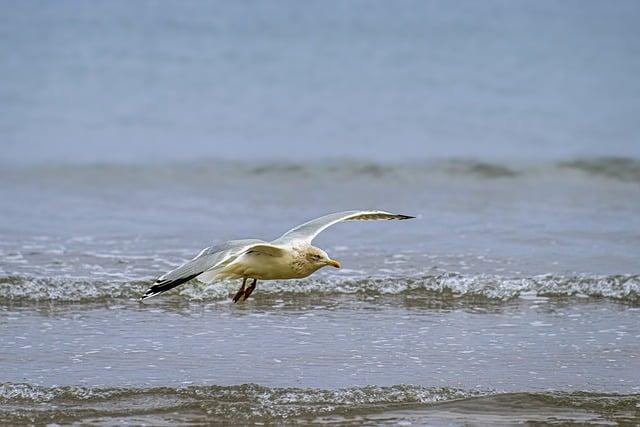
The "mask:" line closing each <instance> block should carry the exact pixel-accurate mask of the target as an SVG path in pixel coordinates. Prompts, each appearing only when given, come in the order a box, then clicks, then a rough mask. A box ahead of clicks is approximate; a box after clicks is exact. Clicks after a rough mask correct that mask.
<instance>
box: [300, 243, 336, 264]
mask: <svg viewBox="0 0 640 427" xmlns="http://www.w3.org/2000/svg"><path fill="white" fill-rule="evenodd" d="M304 257H305V260H306V261H307V263H308V264H310V265H312V266H313V267H314V268H315V270H317V269H319V268H322V267H326V266H327V265H330V266H331V267H335V268H340V262H339V261H337V260H335V259H331V258H329V255H327V253H326V252H325V251H323V250H322V249H320V248H316V247H315V246H309V247H308V248H307V250H306V251H305V254H304Z"/></svg>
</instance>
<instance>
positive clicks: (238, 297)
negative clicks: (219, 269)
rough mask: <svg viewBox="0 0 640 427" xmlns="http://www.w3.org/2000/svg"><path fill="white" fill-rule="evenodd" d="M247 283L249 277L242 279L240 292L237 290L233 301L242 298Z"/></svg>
mask: <svg viewBox="0 0 640 427" xmlns="http://www.w3.org/2000/svg"><path fill="white" fill-rule="evenodd" d="M245 283H247V278H246V277H245V278H244V279H242V285H241V286H240V289H238V292H236V294H235V295H234V297H233V302H234V303H235V302H238V300H239V299H240V297H242V295H244V285H245Z"/></svg>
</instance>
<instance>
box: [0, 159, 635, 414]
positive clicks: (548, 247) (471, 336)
mask: <svg viewBox="0 0 640 427" xmlns="http://www.w3.org/2000/svg"><path fill="white" fill-rule="evenodd" d="M634 162H635V161H632V160H628V161H627V163H628V164H629V165H631V166H629V167H630V168H631V169H630V170H634V169H633V168H635V167H636V166H635V163H634ZM592 163H593V164H599V165H600V166H602V165H605V166H604V170H605V171H606V170H609V169H610V170H611V171H620V166H619V161H618V160H612V159H597V160H593V161H592ZM436 164H437V165H438V166H439V168H431V167H428V164H427V165H423V166H422V167H421V168H417V167H415V164H411V163H407V162H405V163H400V164H394V165H388V164H379V163H375V162H373V163H372V162H369V163H365V165H366V167H361V168H360V169H358V168H357V167H355V166H354V164H353V163H350V162H333V163H331V164H327V163H316V164H306V165H298V166H296V167H295V168H289V167H288V166H285V165H278V164H276V165H274V164H271V163H265V164H262V165H258V166H255V165H246V164H242V163H225V162H220V163H219V165H221V167H220V168H218V169H217V171H216V170H214V171H212V170H211V169H208V168H203V167H201V166H199V165H198V164H189V165H188V167H186V168H185V167H184V165H183V164H167V165H165V166H164V167H162V168H160V169H159V167H158V166H153V165H151V166H139V167H130V166H102V167H98V168H89V167H84V166H59V167H55V168H50V167H45V166H30V167H14V168H9V169H5V170H3V171H2V172H1V174H2V176H3V177H4V178H5V179H3V180H2V183H3V184H0V195H2V197H3V199H4V200H17V201H18V202H16V203H12V204H3V205H2V206H1V207H0V210H1V212H2V214H3V218H5V219H6V220H5V221H3V223H2V235H3V239H2V240H1V241H0V253H1V254H2V259H1V262H0V272H1V274H2V276H1V277H0V303H1V310H0V311H1V313H0V323H1V325H2V330H3V333H2V335H1V336H0V354H2V359H1V364H2V384H3V385H2V389H1V392H0V399H1V401H2V405H0V408H1V414H0V417H2V420H3V421H4V422H7V423H11V424H15V423H21V422H24V423H30V422H35V423H44V422H49V421H51V422H82V423H94V424H101V425H118V424H121V423H124V422H128V423H133V424H142V423H148V424H160V425H162V424H164V425H170V424H172V423H189V422H192V423H204V422H232V421H235V422H238V421H240V420H243V421H246V422H258V423H265V422H266V423H272V422H275V423H282V422H289V421H291V422H300V421H313V422H317V423H342V424H360V423H372V424H385V423H386V424H396V423H399V422H401V423H415V424H425V423H434V424H454V425H460V424H465V423H474V422H477V423H484V424H507V425H508V424H514V423H520V422H525V421H530V422H549V423H552V422H569V421H571V422H578V423H595V424H602V423H608V422H623V423H624V422H628V423H631V424H633V423H635V422H638V421H639V420H640V414H639V412H638V410H639V409H638V408H640V406H639V405H640V397H639V396H640V377H639V376H638V372H640V357H639V355H640V346H639V345H638V343H639V342H640V335H639V334H638V331H639V330H640V328H639V326H640V323H639V321H638V315H639V314H640V311H639V309H640V278H639V276H638V274H637V259H638V253H639V252H638V247H639V243H638V242H640V235H638V234H637V232H636V231H635V230H637V229H638V228H639V227H638V225H639V224H638V221H639V220H638V218H640V197H639V196H640V187H638V183H637V180H636V178H635V175H633V173H635V172H629V173H628V174H627V175H625V176H624V178H621V177H620V176H619V174H614V173H611V174H609V173H604V172H602V167H600V168H599V169H598V170H597V171H593V170H592V169H591V168H578V169H576V168H575V167H574V166H565V165H564V164H561V163H559V162H556V163H549V162H542V163H527V164H521V163H520V164H518V163H513V164H508V163H498V162H495V163H493V164H492V165H491V166H488V165H487V164H485V163H481V162H473V161H466V162H462V163H461V162H460V161H442V162H437V163H436ZM461 165H463V166H461ZM480 165H481V166H480ZM224 167H226V168H227V170H229V171H233V170H235V171H236V172H235V175H234V173H233V172H229V173H228V175H227V174H226V173H224V174H223V175H221V176H224V179H225V180H227V181H225V182H228V183H229V186H228V187H222V188H219V187H211V186H210V185H209V182H210V181H211V180H212V179H214V178H215V177H217V176H218V175H217V174H219V173H220V172H219V171H220V169H224ZM607 168H609V169H607ZM487 169H489V170H490V172H486V170H487ZM496 169H498V170H504V169H509V170H511V171H513V173H510V174H504V173H500V174H495V173H494V172H493V171H494V170H496ZM159 170H162V173H158V171H159ZM238 170H239V171H238ZM328 170H330V171H331V173H326V172H327V171H328ZM478 170H481V171H482V172H478ZM372 171H374V172H372ZM381 171H382V172H381ZM345 177H347V178H348V179H345ZM132 182H135V184H131V183H132ZM125 184H126V185H127V191H126V192H123V191H122V186H123V185H125ZM525 188H526V191H524V190H523V189H525ZM43 189H44V190H45V191H43ZM330 189H331V190H330ZM300 194H306V195H308V196H307V197H305V198H300V197H299V195H300ZM292 203H295V206H296V209H284V208H283V206H289V205H291V204H292ZM325 205H326V206H327V210H328V211H332V210H340V209H345V208H349V207H353V206H354V205H356V206H369V205H370V206H380V207H382V208H385V207H387V206H393V207H394V208H393V210H397V211H399V212H406V213H410V214H418V215H419V216H420V217H419V218H418V219H416V220H413V221H403V222H381V223H361V224H360V223H358V224H355V223H354V224H342V225H337V226H335V227H334V228H332V229H330V230H328V231H326V232H325V233H324V234H323V235H322V236H320V237H319V238H318V240H317V244H318V245H320V246H321V247H323V248H326V249H327V250H328V252H329V254H330V255H331V256H332V257H335V258H338V259H340V260H341V262H342V264H343V266H344V268H342V269H340V270H334V269H331V270H323V271H321V272H319V273H318V274H316V275H314V276H313V277H311V278H308V279H304V280H298V281H274V282H261V283H259V284H258V289H257V290H256V292H255V293H254V295H253V296H252V298H251V299H250V300H249V301H248V302H246V303H244V304H240V305H234V304H232V303H231V302H230V300H229V297H230V295H232V294H233V292H234V291H235V290H236V288H237V286H238V283H235V282H232V283H218V284H212V285H202V284H197V283H195V282H194V283H189V284H186V285H184V286H181V287H180V288H177V289H176V290H174V291H172V292H170V293H169V294H167V295H163V296H160V297H156V298H154V299H151V300H149V301H148V302H146V303H144V304H141V303H139V302H138V301H137V298H138V297H139V296H140V295H141V294H142V293H143V292H144V290H145V289H146V288H147V287H148V286H149V284H150V283H151V282H152V280H153V278H154V277H157V276H158V275H159V274H161V273H162V272H164V271H167V270H168V269H170V268H172V267H173V266H175V265H177V264H178V263H180V262H182V261H184V260H186V259H188V258H190V257H192V256H193V255H194V254H195V253H197V252H198V251H199V250H200V249H201V248H202V247H204V246H207V245H209V244H212V243H215V242H218V241H220V240H223V239H227V238H237V237H245V236H255V237H262V238H265V239H269V238H274V237H277V236H278V234H280V233H281V232H283V231H285V230H286V229H287V228H288V227H290V226H292V225H294V224H296V223H299V222H302V221H304V220H305V219H308V218H310V217H313V216H315V215H317V214H319V212H316V208H317V206H325Z"/></svg>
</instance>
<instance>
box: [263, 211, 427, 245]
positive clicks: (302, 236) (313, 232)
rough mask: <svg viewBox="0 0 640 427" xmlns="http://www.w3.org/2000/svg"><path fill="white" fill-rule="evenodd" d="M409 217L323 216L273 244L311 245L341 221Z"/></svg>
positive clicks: (377, 214)
mask: <svg viewBox="0 0 640 427" xmlns="http://www.w3.org/2000/svg"><path fill="white" fill-rule="evenodd" d="M411 218H415V217H413V216H409V215H400V214H394V213H390V212H385V211H345V212H336V213H332V214H329V215H325V216H321V217H320V218H316V219H313V220H311V221H309V222H305V223H304V224H301V225H299V226H297V227H295V228H292V229H291V230H289V231H287V232H286V233H284V234H283V235H282V236H280V237H278V238H277V239H276V240H274V241H273V242H272V243H273V244H274V245H283V246H296V245H299V244H311V241H312V240H313V239H314V238H315V237H316V236H317V235H318V234H320V233H321V232H322V231H324V229H326V228H328V227H330V226H332V225H333V224H336V223H338V222H341V221H367V220H380V219H386V220H390V219H411Z"/></svg>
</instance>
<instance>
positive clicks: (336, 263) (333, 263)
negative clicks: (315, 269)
mask: <svg viewBox="0 0 640 427" xmlns="http://www.w3.org/2000/svg"><path fill="white" fill-rule="evenodd" d="M327 265H330V266H332V267H335V268H340V262H339V261H338V260H335V259H330V260H329V261H327Z"/></svg>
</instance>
